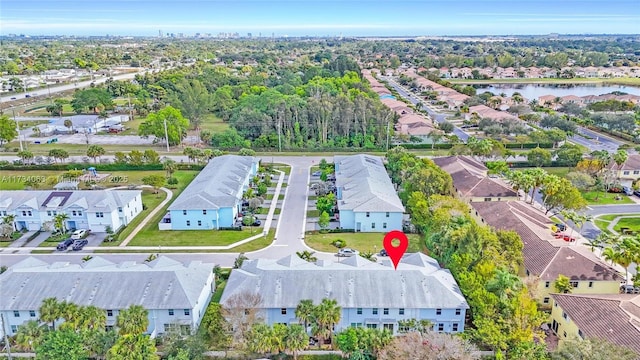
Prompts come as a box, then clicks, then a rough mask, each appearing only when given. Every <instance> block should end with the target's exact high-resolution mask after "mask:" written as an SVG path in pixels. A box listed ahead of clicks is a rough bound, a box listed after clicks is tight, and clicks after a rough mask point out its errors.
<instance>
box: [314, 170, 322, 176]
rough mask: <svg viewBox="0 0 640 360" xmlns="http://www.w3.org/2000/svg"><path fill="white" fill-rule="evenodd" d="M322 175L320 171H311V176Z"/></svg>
mask: <svg viewBox="0 0 640 360" xmlns="http://www.w3.org/2000/svg"><path fill="white" fill-rule="evenodd" d="M320 175H322V171H320V170H318V171H314V172H312V173H311V176H320Z"/></svg>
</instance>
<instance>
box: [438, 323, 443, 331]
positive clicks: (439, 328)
mask: <svg viewBox="0 0 640 360" xmlns="http://www.w3.org/2000/svg"><path fill="white" fill-rule="evenodd" d="M438 331H444V324H443V323H438Z"/></svg>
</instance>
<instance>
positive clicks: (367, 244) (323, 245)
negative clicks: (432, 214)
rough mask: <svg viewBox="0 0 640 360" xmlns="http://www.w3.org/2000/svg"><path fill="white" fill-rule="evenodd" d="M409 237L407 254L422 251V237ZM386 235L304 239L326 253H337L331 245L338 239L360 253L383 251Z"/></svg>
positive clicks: (312, 237)
mask: <svg viewBox="0 0 640 360" xmlns="http://www.w3.org/2000/svg"><path fill="white" fill-rule="evenodd" d="M407 236H408V237H409V247H408V248H407V252H418V251H420V249H421V245H420V236H419V235H416V234H407ZM383 238H384V233H366V232H359V233H330V234H319V233H318V234H309V233H307V234H306V235H305V237H304V241H305V243H307V245H309V246H310V247H311V248H313V249H316V250H318V251H324V252H337V251H338V249H337V248H336V247H335V246H333V245H331V243H332V242H334V241H335V240H337V239H342V240H344V241H346V242H347V245H346V247H348V248H352V249H356V250H358V251H360V252H367V251H371V252H379V251H380V250H382V248H383V247H382V239H383Z"/></svg>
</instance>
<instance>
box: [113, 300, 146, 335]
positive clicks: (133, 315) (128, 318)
mask: <svg viewBox="0 0 640 360" xmlns="http://www.w3.org/2000/svg"><path fill="white" fill-rule="evenodd" d="M116 326H117V327H118V333H119V334H120V335H137V334H142V333H144V332H146V331H147V328H148V327H149V317H148V311H147V310H146V309H145V308H143V307H142V306H141V305H131V306H129V308H127V309H124V310H122V311H120V314H118V318H117V320H116Z"/></svg>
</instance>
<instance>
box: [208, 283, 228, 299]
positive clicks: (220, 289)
mask: <svg viewBox="0 0 640 360" xmlns="http://www.w3.org/2000/svg"><path fill="white" fill-rule="evenodd" d="M225 286H227V281H226V280H222V281H221V282H220V283H219V284H217V285H216V291H215V292H214V293H213V296H212V297H211V302H214V303H219V302H220V298H221V297H222V293H223V292H224V288H225Z"/></svg>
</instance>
